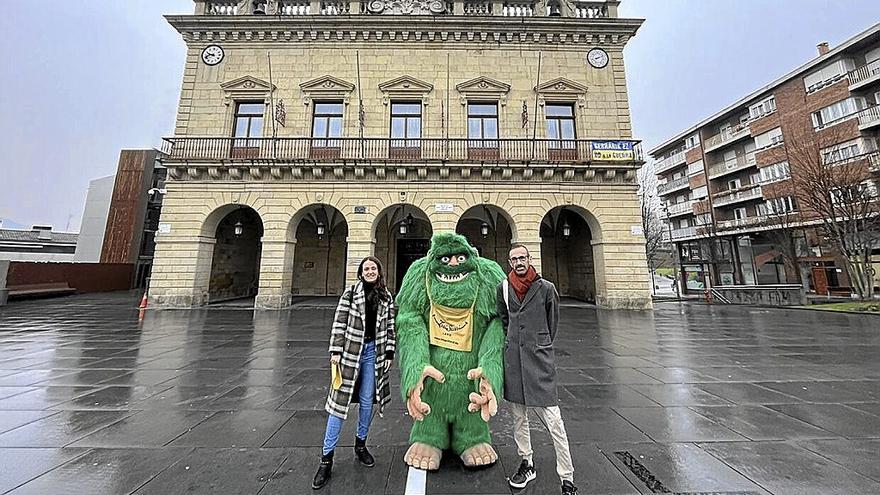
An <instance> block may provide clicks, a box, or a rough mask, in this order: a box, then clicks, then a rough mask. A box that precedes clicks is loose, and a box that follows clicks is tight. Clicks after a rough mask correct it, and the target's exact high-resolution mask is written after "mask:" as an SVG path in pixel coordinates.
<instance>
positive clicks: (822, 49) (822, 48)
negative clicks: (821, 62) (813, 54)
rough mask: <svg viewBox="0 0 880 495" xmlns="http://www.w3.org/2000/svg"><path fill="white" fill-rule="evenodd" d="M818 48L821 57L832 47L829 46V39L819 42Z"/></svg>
mask: <svg viewBox="0 0 880 495" xmlns="http://www.w3.org/2000/svg"><path fill="white" fill-rule="evenodd" d="M816 50H818V51H819V56H820V57H821V56H822V55H825V54H826V53H828V52H830V51H831V48H829V47H828V42H827V41H823V42H821V43H819V44H818V45H816Z"/></svg>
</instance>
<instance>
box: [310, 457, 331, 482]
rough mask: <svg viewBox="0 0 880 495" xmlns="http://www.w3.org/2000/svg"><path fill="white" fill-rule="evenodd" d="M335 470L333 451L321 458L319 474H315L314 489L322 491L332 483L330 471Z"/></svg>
mask: <svg viewBox="0 0 880 495" xmlns="http://www.w3.org/2000/svg"><path fill="white" fill-rule="evenodd" d="M332 470H333V451H332V450H331V451H330V452H329V453H327V454H324V455H322V456H321V464H320V465H319V466H318V472H317V473H315V479H314V480H313V481H312V489H314V490H320V489H321V488H323V487H324V485H326V484H327V482H328V481H330V471H332Z"/></svg>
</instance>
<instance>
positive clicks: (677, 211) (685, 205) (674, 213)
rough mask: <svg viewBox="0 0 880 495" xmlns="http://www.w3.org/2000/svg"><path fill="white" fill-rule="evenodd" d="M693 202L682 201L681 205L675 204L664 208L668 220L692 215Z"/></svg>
mask: <svg viewBox="0 0 880 495" xmlns="http://www.w3.org/2000/svg"><path fill="white" fill-rule="evenodd" d="M694 202H695V201H694V200H690V201H682V202H681V203H676V204H674V205H669V206H667V207H666V214H667V216H668V217H669V218H672V217H678V216H682V215H692V214H693V213H694Z"/></svg>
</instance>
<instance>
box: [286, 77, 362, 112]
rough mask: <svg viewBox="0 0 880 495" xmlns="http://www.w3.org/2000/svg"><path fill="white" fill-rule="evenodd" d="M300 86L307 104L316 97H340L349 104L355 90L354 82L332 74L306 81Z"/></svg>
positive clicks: (304, 101) (339, 98)
mask: <svg viewBox="0 0 880 495" xmlns="http://www.w3.org/2000/svg"><path fill="white" fill-rule="evenodd" d="M299 87H300V90H302V93H303V103H304V104H306V105H308V104H309V103H311V101H312V100H313V99H316V98H317V99H322V98H327V99H334V100H337V99H338V100H342V101H343V102H344V103H345V104H348V101H349V96H350V94H351V92H352V91H354V84H352V83H350V82H348V81H343V80H342V79H339V78H338V77H333V76H331V75H326V76H321V77H319V78H317V79H312V80H311V81H306V82H304V83H302V84H300V85H299Z"/></svg>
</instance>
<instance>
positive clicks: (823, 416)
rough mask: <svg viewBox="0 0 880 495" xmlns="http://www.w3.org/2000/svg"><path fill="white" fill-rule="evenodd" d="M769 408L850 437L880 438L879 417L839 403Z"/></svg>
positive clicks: (788, 405)
mask: <svg viewBox="0 0 880 495" xmlns="http://www.w3.org/2000/svg"><path fill="white" fill-rule="evenodd" d="M767 407H769V408H770V409H773V410H774V411H779V412H781V413H783V414H787V415H789V416H791V417H793V418H797V419H799V420H801V421H804V422H806V423H810V424H811V425H815V426H818V427H819V428H822V429H824V430H828V431H830V432H833V433H837V434H838V435H841V436H845V437H851V438H880V417H878V416H874V415H873V414H868V413H866V412H863V411H859V410H858V409H852V408H850V407H847V406H844V405H841V404H773V405H768V406H767Z"/></svg>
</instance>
